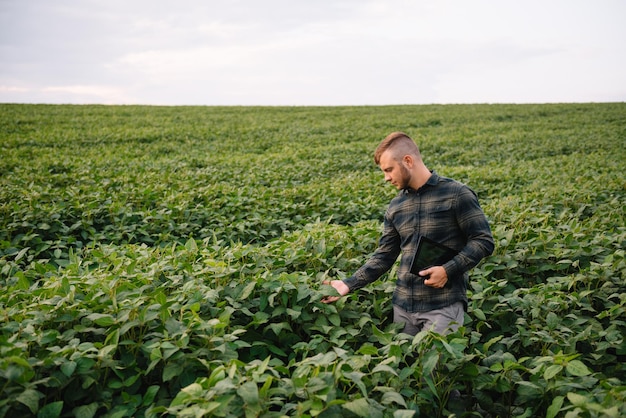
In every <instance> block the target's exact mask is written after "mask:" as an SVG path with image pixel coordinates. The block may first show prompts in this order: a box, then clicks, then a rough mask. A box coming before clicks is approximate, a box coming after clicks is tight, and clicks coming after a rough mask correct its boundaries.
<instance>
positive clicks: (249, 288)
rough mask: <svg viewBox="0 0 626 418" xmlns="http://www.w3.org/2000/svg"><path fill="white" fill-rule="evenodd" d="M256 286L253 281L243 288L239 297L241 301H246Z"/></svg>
mask: <svg viewBox="0 0 626 418" xmlns="http://www.w3.org/2000/svg"><path fill="white" fill-rule="evenodd" d="M255 286H256V282H254V281H252V282H250V283H248V284H247V285H246V287H244V288H243V291H242V292H241V294H240V295H239V300H246V299H248V297H249V296H250V294H252V291H253V290H254V287H255Z"/></svg>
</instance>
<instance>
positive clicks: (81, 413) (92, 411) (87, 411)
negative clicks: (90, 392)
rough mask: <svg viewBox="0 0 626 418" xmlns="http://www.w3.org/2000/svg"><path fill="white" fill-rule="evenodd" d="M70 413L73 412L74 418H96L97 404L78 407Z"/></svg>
mask: <svg viewBox="0 0 626 418" xmlns="http://www.w3.org/2000/svg"><path fill="white" fill-rule="evenodd" d="M72 412H74V416H76V417H81V418H93V417H94V416H96V412H98V404H97V403H96V402H93V403H90V404H89V405H83V406H79V407H76V408H74V409H73V410H72Z"/></svg>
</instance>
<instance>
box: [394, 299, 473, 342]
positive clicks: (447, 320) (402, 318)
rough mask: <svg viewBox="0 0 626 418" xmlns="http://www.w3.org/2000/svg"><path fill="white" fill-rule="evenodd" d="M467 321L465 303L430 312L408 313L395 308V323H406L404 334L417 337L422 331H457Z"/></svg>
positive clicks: (444, 332) (441, 332)
mask: <svg viewBox="0 0 626 418" xmlns="http://www.w3.org/2000/svg"><path fill="white" fill-rule="evenodd" d="M464 319H465V312H464V310H463V302H457V303H454V304H452V305H450V306H446V307H445V308H442V309H435V310H434V311H428V312H415V313H411V312H407V311H405V310H404V309H401V308H399V307H397V306H395V305H394V306H393V322H400V323H404V330H403V331H402V332H404V333H406V334H409V335H415V334H417V333H418V332H420V331H422V330H432V331H435V332H437V333H439V334H447V333H448V332H454V331H456V330H457V329H458V328H459V327H460V326H461V325H463V321H464Z"/></svg>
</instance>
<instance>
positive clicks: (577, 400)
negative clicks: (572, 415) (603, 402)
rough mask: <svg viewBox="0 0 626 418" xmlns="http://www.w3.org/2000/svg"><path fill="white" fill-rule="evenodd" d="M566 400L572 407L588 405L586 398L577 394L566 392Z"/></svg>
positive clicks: (588, 401) (588, 400)
mask: <svg viewBox="0 0 626 418" xmlns="http://www.w3.org/2000/svg"><path fill="white" fill-rule="evenodd" d="M567 399H568V400H569V401H570V402H571V403H572V405H574V406H585V405H586V404H588V403H590V399H589V398H588V397H587V396H584V395H579V394H578V393H574V392H568V394H567Z"/></svg>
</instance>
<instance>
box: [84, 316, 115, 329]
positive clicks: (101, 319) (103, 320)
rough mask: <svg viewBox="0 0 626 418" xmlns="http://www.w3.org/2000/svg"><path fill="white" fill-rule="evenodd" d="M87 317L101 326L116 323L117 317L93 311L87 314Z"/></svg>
mask: <svg viewBox="0 0 626 418" xmlns="http://www.w3.org/2000/svg"><path fill="white" fill-rule="evenodd" d="M87 319H89V320H91V321H93V322H95V323H96V324H97V325H99V326H101V327H109V326H111V325H113V324H114V323H115V319H114V318H113V317H112V316H111V315H108V314H101V313H92V314H90V315H87Z"/></svg>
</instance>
